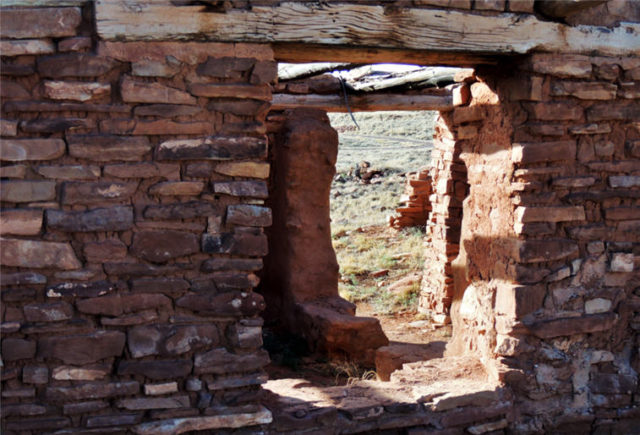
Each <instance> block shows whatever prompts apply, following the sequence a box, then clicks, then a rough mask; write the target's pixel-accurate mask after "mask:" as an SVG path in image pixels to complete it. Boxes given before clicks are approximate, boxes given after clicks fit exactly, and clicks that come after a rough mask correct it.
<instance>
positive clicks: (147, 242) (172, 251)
mask: <svg viewBox="0 0 640 435" xmlns="http://www.w3.org/2000/svg"><path fill="white" fill-rule="evenodd" d="M199 250H200V248H199V246H198V239H197V237H196V236H195V234H192V233H187V232H182V231H141V232H138V233H136V234H135V235H134V237H133V243H132V244H131V248H130V251H131V254H132V255H134V256H136V257H139V258H142V259H145V260H148V261H152V262H155V263H160V262H166V261H168V260H170V259H172V258H176V257H182V256H185V255H190V254H194V253H196V252H199Z"/></svg>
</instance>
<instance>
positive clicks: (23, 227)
mask: <svg viewBox="0 0 640 435" xmlns="http://www.w3.org/2000/svg"><path fill="white" fill-rule="evenodd" d="M42 221H43V213H42V210H39V209H4V210H2V213H1V214H0V234H2V235H7V234H12V235H17V236H35V235H37V234H39V233H40V230H41V229H42Z"/></svg>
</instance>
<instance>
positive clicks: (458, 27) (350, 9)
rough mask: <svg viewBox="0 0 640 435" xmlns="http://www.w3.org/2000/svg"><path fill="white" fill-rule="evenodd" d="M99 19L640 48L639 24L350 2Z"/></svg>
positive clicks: (347, 38) (112, 26) (486, 43)
mask: <svg viewBox="0 0 640 435" xmlns="http://www.w3.org/2000/svg"><path fill="white" fill-rule="evenodd" d="M96 20H97V28H98V33H99V35H100V36H101V37H102V38H104V39H107V40H167V39H204V40H216V41H237V42H240V41H245V42H258V43H280V42H297V43H304V44H322V45H338V46H352V47H381V48H395V49H412V50H431V51H450V52H466V53H477V54H524V53H529V52H532V51H551V52H557V53H588V54H601V55H614V56H621V55H629V54H637V53H638V52H640V24H639V23H622V24H621V25H620V26H618V27H616V28H614V29H606V28H600V27H595V26H577V27H570V26H566V25H564V24H560V23H554V22H547V21H540V20H538V19H537V18H536V17H535V16H533V15H522V14H510V13H504V14H500V15H496V16H488V15H477V14H473V13H469V12H464V11H457V10H442V9H420V8H397V9H394V10H390V9H388V8H384V7H383V6H375V5H367V4H352V3H351V4H347V3H325V2H321V3H316V2H314V3H307V2H282V3H276V4H274V6H255V7H253V8H252V9H251V10H244V9H231V10H229V11H227V12H226V13H215V12H211V11H208V10H207V8H206V6H199V5H196V6H178V5H173V4H171V3H170V1H169V0H159V1H153V2H150V1H148V0H96ZM316 60H319V59H316ZM333 60H334V61H335V60H336V59H333Z"/></svg>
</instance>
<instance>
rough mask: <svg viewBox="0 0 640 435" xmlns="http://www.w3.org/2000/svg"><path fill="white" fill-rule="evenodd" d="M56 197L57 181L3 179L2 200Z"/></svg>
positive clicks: (1, 186) (1, 187) (47, 199)
mask: <svg viewBox="0 0 640 435" xmlns="http://www.w3.org/2000/svg"><path fill="white" fill-rule="evenodd" d="M55 198H56V183H55V181H2V182H0V200H1V201H6V202H38V201H51V200H53V199H55Z"/></svg>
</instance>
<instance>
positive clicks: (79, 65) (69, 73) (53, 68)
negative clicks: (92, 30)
mask: <svg viewBox="0 0 640 435" xmlns="http://www.w3.org/2000/svg"><path fill="white" fill-rule="evenodd" d="M37 63H38V72H39V73H40V75H41V76H43V77H53V78H61V77H97V76H101V75H103V74H106V73H108V72H109V71H111V70H112V69H113V68H115V66H116V65H117V64H118V63H117V62H116V61H114V60H113V59H108V58H104V57H98V56H94V55H91V54H84V53H71V54H61V55H56V56H48V57H39V58H38V61H37Z"/></svg>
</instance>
